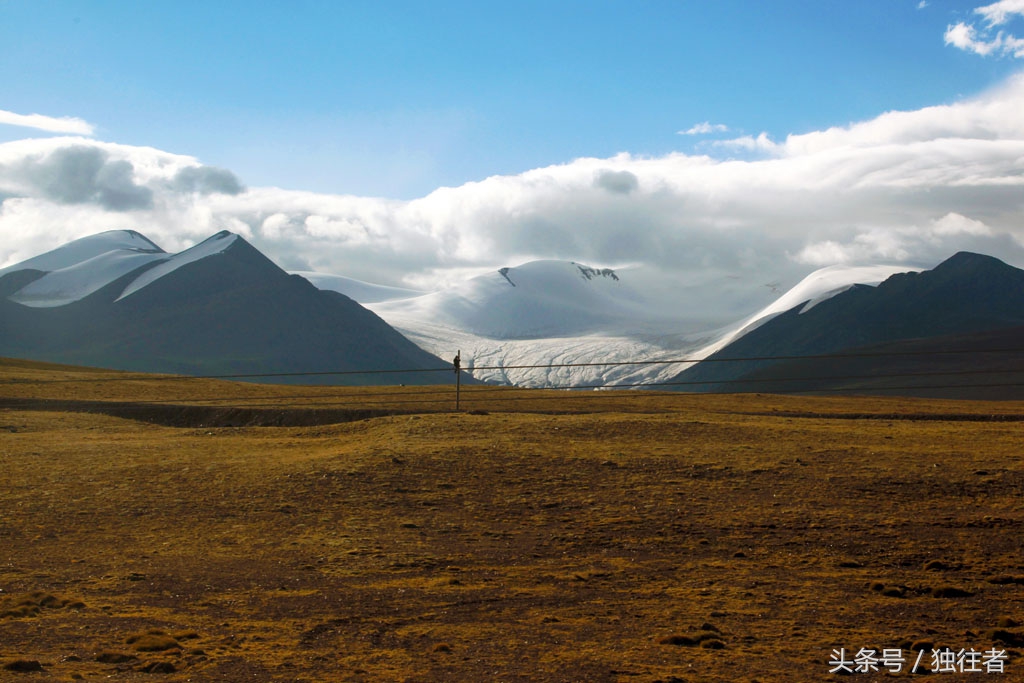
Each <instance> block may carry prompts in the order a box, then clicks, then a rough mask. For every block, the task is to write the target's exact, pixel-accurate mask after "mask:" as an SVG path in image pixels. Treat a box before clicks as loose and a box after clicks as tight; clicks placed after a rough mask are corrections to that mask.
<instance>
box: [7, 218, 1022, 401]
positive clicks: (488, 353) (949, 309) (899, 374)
mask: <svg viewBox="0 0 1024 683" xmlns="http://www.w3.org/2000/svg"><path fill="white" fill-rule="evenodd" d="M917 270H918V269H914V268H912V267H909V266H906V265H901V264H885V265H883V264H879V265H869V266H831V267H828V268H823V269H821V270H818V271H815V272H814V273H811V274H810V275H808V276H807V277H806V278H804V280H802V281H801V282H800V283H798V284H797V285H796V286H794V287H792V288H791V289H789V290H788V291H785V292H782V293H781V294H780V293H779V292H778V291H774V290H775V289H776V288H775V287H774V286H772V287H766V286H764V285H763V283H758V282H756V281H755V280H753V279H752V276H751V275H749V274H744V273H742V272H713V273H710V274H708V273H695V274H693V275H692V276H688V277H683V278H681V279H680V278H676V279H675V280H674V281H673V282H671V283H667V282H665V281H664V280H665V278H664V277H663V274H659V273H658V272H655V271H652V270H650V269H645V268H643V267H629V268H622V269H611V268H597V267H591V266H588V265H585V264H580V263H574V262H569V261H533V262H529V263H525V264H522V265H519V266H514V267H503V268H500V269H496V270H494V271H492V272H490V273H486V274H484V275H480V276H478V277H475V278H471V279H469V280H466V281H464V282H463V283H461V284H458V285H455V286H453V287H448V288H446V289H443V290H440V291H436V292H420V291H416V290H410V289H403V288H397V287H383V286H379V285H372V284H368V283H363V282H359V281H357V280H353V279H351V278H346V277H342V276H336V275H327V274H322V273H303V274H302V275H301V276H300V275H296V274H292V275H289V274H288V273H286V272H284V271H283V270H281V269H280V268H279V267H278V266H276V265H275V264H274V263H273V262H271V261H270V260H269V259H267V258H266V257H265V256H264V255H263V254H261V253H260V252H259V251H258V250H256V249H255V248H254V247H252V246H251V245H250V244H248V243H247V242H246V241H245V240H244V239H243V238H242V237H240V236H238V235H235V234H232V233H228V232H221V233H218V234H216V235H214V236H212V237H210V238H209V239H207V240H206V241H204V242H201V243H199V244H197V245H195V246H194V247H192V248H190V249H187V250H185V251H183V252H180V253H177V254H169V253H167V252H165V251H164V250H163V249H161V248H160V247H159V246H157V245H156V244H154V243H153V242H152V241H151V240H149V239H147V238H146V237H144V236H143V235H141V234H139V233H137V232H134V231H111V232H106V233H101V234H99V235H93V236H91V237H86V238H82V239H80V240H75V241H74V242H71V243H68V244H66V245H64V246H62V247H59V248H57V249H54V250H53V251H50V252H47V253H45V254H42V255H40V256H37V257H34V258H31V259H28V260H27V261H24V262H22V263H19V264H16V265H14V266H9V267H7V268H4V269H2V270H0V355H3V356H12V357H19V358H28V359H34V360H44V361H53V362H61V363H71V364H80V365H92V366H101V367H110V368H117V369H126V370H140V371H153V372H171V373H181V374H190V375H197V374H198V375H234V376H237V375H255V374H287V373H313V372H322V373H325V374H321V375H306V374H302V375H299V376H295V377H268V378H257V379H260V381H281V382H293V383H316V384H323V383H330V384H396V383H402V384H410V383H415V384H436V383H446V382H451V380H452V378H451V374H450V367H451V366H450V361H442V360H441V358H442V357H443V358H446V359H448V358H451V357H452V356H453V355H454V353H455V351H459V350H461V352H462V367H463V368H464V369H466V370H468V371H469V372H471V373H472V375H473V378H472V379H471V378H470V377H469V376H464V380H465V381H467V382H470V381H480V380H483V381H491V382H497V383H503V384H516V385H520V386H534V387H581V386H584V387H586V386H594V387H601V386H608V385H617V386H660V387H665V388H676V389H680V390H684V391H716V392H721V391H726V392H732V391H760V392H766V393H770V392H817V393H832V392H839V393H856V392H869V393H900V394H921V395H928V396H957V397H976V398H1007V397H1020V398H1024V390H1022V387H1020V386H1017V384H1018V383H1024V271H1022V270H1020V269H1018V268H1014V267H1012V266H1009V265H1007V264H1005V263H1003V262H1001V261H999V260H998V259H995V258H992V257H989V256H981V255H978V254H970V253H959V254H956V255H955V256H953V257H952V258H950V259H948V260H947V261H945V262H943V263H941V264H939V265H938V266H937V267H935V268H934V269H932V270H927V271H921V272H917ZM680 283H682V284H680ZM314 284H315V285H316V286H314ZM318 287H319V288H318ZM709 292H713V293H714V296H708V293H709ZM354 299H355V300H354ZM357 301H360V302H361V303H362V304H365V306H366V307H365V308H364V306H363V305H360V303H357ZM368 309H370V310H368ZM385 321H387V322H385ZM414 342H415V343H414ZM687 359H696V360H700V362H698V363H696V364H694V363H693V362H680V361H683V360H687ZM701 359H702V360H701ZM371 370H387V371H388V372H382V373H377V374H364V373H366V372H367V371H371ZM399 370H409V371H411V372H397V371H399ZM419 370H423V371H424V372H416V371H419ZM327 373H334V374H327ZM446 373H447V374H446Z"/></svg>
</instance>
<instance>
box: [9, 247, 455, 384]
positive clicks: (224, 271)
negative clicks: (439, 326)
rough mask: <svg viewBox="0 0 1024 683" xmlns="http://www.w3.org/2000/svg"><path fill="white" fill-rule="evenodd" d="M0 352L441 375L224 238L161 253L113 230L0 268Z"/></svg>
mask: <svg viewBox="0 0 1024 683" xmlns="http://www.w3.org/2000/svg"><path fill="white" fill-rule="evenodd" d="M0 355H4V356H11V357H17V358H29V359H34V360H45V361H54V362H64V363H74V364H80V365H96V366H101V367H110V368H116V369H126V370H145V371H155V372H175V373H182V374H214V375H232V374H238V375H244V374H256V373H292V372H295V373H309V372H325V373H339V372H343V373H344V372H348V373H351V372H353V371H354V372H362V371H367V370H381V369H385V370H392V369H393V370H413V371H415V370H430V371H431V372H409V373H395V374H391V373H389V374H387V375H376V376H374V375H362V374H355V375H352V374H349V375H338V374H333V375H331V374H325V375H320V376H304V377H298V378H292V379H291V380H289V379H288V378H280V379H277V380H275V381H296V382H302V383H315V384H325V383H326V384H336V383H338V384H340V383H345V384H383V383H390V382H401V383H417V384H433V383H436V382H437V381H438V377H439V375H438V374H437V373H438V372H440V371H445V372H448V373H449V376H450V370H448V367H449V366H448V365H447V364H446V363H444V362H442V361H441V360H440V359H438V358H437V357H435V356H431V355H430V354H428V353H427V352H425V351H423V350H422V349H420V348H419V347H417V346H416V345H415V344H413V343H412V342H410V341H409V340H407V339H405V338H404V337H402V336H401V335H400V334H399V333H398V332H396V331H395V330H394V329H392V328H391V327H389V326H388V325H387V324H386V323H385V322H384V321H383V320H381V319H380V318H379V317H377V316H376V315H374V314H373V313H372V312H370V311H368V310H366V309H365V308H363V307H362V306H360V305H359V304H357V303H355V302H354V301H352V300H351V299H349V298H348V297H345V296H342V295H340V294H337V293H335V292H328V291H321V290H319V289H317V288H315V287H314V286H312V285H311V284H310V283H309V282H308V281H306V280H305V279H303V278H301V277H296V276H290V275H288V274H287V273H285V272H284V271H283V270H281V269H280V268H278V267H277V266H276V265H275V264H274V263H273V262H271V261H270V260H269V259H267V258H266V257H265V256H263V254H261V253H260V252H259V251H257V250H256V249H255V248H253V247H252V246H251V245H250V244H249V243H248V242H246V241H245V240H244V239H243V238H242V237H240V236H238V235H235V234H232V233H228V232H221V233H218V234H216V235H214V236H212V237H210V238H209V239H207V240H205V241H203V242H201V243H199V244H197V245H195V246H194V247H192V248H190V249H186V250H185V251H182V252H180V253H178V254H168V253H166V252H164V251H163V250H162V249H160V248H159V247H158V246H157V245H155V244H154V243H153V242H151V241H150V240H148V239H146V238H145V237H143V236H142V235H140V234H139V233H136V232H132V231H112V232H107V233H101V234H99V235H94V236H91V237H87V238H83V239H81V240H76V241H75V242H72V243H69V244H67V245H64V246H63V247H60V248H57V249H55V250H53V251H51V252H48V253H46V254H42V255H40V256H37V257H35V258H31V259H28V260H27V261H24V262H22V263H20V264H16V265H14V266H10V267H7V268H5V269H3V270H2V271H0ZM446 379H447V377H446Z"/></svg>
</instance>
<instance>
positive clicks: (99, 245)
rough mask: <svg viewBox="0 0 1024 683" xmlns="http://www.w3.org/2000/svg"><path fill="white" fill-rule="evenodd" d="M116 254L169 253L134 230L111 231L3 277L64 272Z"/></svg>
mask: <svg viewBox="0 0 1024 683" xmlns="http://www.w3.org/2000/svg"><path fill="white" fill-rule="evenodd" d="M112 251H127V252H133V253H139V254H165V253H166V252H165V251H164V250H163V249H161V248H160V247H158V246H157V245H156V244H154V243H153V242H151V241H150V240H149V239H148V238H147V237H146V236H145V235H142V234H141V233H138V232H135V231H134V230H108V231H106V232H101V233H97V234H95V235H89V236H88V237H81V238H79V239H77V240H73V241H71V242H68V243H67V244H65V245H63V246H60V247H57V248H56V249H52V250H50V251H48V252H46V253H45V254H40V255H39V256H33V257H32V258H30V259H27V260H25V261H22V262H21V263H16V264H14V265H12V266H7V267H6V268H0V276H3V275H6V274H7V273H11V272H14V271H18V270H41V271H44V272H51V271H55V270H61V269H62V268H68V267H70V266H74V265H77V264H79V263H82V262H83V261H88V260H89V259H91V258H94V257H96V256H100V255H102V254H106V253H109V252H112Z"/></svg>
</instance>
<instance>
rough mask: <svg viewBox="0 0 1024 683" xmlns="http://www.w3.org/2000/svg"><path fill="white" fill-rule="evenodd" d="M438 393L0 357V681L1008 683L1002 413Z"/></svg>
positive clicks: (890, 404) (860, 402)
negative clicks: (872, 665)
mask: <svg viewBox="0 0 1024 683" xmlns="http://www.w3.org/2000/svg"><path fill="white" fill-rule="evenodd" d="M453 399H454V394H453V389H452V388H451V387H427V388H423V387H419V388H417V387H407V388H397V387H392V388H360V389H355V388H352V389H345V388H337V387H281V386H269V385H257V384H243V383H230V382H218V381H213V380H195V379H193V380H180V379H174V378H161V377H141V376H135V375H125V374H118V373H111V372H105V371H95V370H84V369H75V368H66V367H60V366H49V365H42V364H35V363H26V362H20V361H2V362H0V677H5V678H12V679H14V678H16V679H17V680H25V681H30V680H33V681H34V680H39V681H53V680H92V679H101V678H105V679H113V680H122V681H143V680H144V681H151V680H166V681H186V680H191V681H241V680H246V681H251V680H257V681H637V682H642V683H653V682H654V681H663V682H668V681H753V680H758V681H763V682H767V681H806V680H822V679H828V678H830V677H831V676H830V675H829V669H830V668H831V666H830V660H832V659H833V658H834V657H833V650H835V649H837V648H845V650H846V653H847V656H848V657H852V655H853V653H855V652H856V651H858V650H860V649H861V648H873V649H876V650H877V651H878V652H879V653H880V652H881V651H882V649H886V648H899V649H900V650H901V651H902V654H903V656H904V657H905V658H906V659H907V660H908V661H907V663H906V664H905V665H904V669H903V671H902V672H901V673H900V674H898V675H896V674H889V673H881V672H880V673H877V674H864V675H860V676H859V678H862V679H864V680H873V679H876V678H882V677H886V676H890V675H893V676H895V677H904V676H907V675H908V674H907V670H908V669H909V668H910V666H911V665H912V664H913V663H914V661H913V660H914V659H915V656H916V652H917V651H924V652H926V653H930V652H931V651H932V650H935V649H941V648H943V647H950V648H952V649H953V650H960V649H968V650H969V649H971V648H974V649H975V650H977V651H988V650H991V649H993V647H994V648H996V649H997V650H1000V651H1005V652H1006V656H1007V659H1006V660H1005V662H1004V667H1005V668H1004V673H1003V674H1001V678H999V680H1024V661H1022V660H1021V658H1020V651H1021V649H1022V648H1024V626H1022V625H1021V623H1022V622H1024V556H1022V553H1021V548H1022V534H1021V531H1022V522H1024V504H1022V500H1024V499H1022V494H1024V473H1022V469H1021V455H1022V447H1024V439H1022V436H1024V422H1020V421H1019V420H1017V418H1020V417H1021V416H1024V404H1021V403H981V402H954V401H932V400H911V399H893V398H886V399H879V398H798V397H780V396H768V395H763V396H762V395H742V396H697V395H673V394H659V393H653V392H652V393H639V392H632V393H610V392H609V393H606V392H590V393H587V394H575V393H566V392H540V391H524V390H513V389H501V390H497V389H494V388H487V387H480V388H476V387H474V388H464V389H463V392H462V411H460V412H454V411H453V410H452V408H453ZM324 421H333V423H327V424H317V423H318V422H324ZM261 425H281V426H261ZM923 664H925V665H927V666H931V659H930V657H925V658H924V659H923ZM922 668H925V667H924V666H922ZM884 671H885V669H883V672H884ZM937 675H938V676H939V679H940V680H962V679H964V678H966V679H968V680H976V679H977V680H981V679H986V678H987V675H986V674H963V675H960V674H937Z"/></svg>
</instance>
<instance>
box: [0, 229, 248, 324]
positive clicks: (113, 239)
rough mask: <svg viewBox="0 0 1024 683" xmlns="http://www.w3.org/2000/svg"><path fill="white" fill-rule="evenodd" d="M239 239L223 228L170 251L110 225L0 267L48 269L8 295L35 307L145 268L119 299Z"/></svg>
mask: <svg viewBox="0 0 1024 683" xmlns="http://www.w3.org/2000/svg"><path fill="white" fill-rule="evenodd" d="M238 239H239V237H238V235H235V234H233V233H230V232H227V231H223V232H219V233H217V234H216V235H214V236H212V237H210V238H209V239H207V240H205V241H203V242H200V243H199V244H197V245H195V246H194V247H192V248H190V249H186V250H185V251H182V252H180V253H177V254H168V253H167V252H165V251H164V250H163V249H161V248H160V247H159V246H157V245H156V244H154V243H153V242H152V241H151V240H149V239H148V238H147V237H145V236H144V235H142V234H140V233H138V232H135V231H134V230H110V231H108V232H102V233H99V234H96V235H90V236H88V237H83V238H81V239H77V240H74V241H73V242H69V243H67V244H65V245H64V246H62V247H58V248H57V249H54V250H52V251H48V252H46V253H45V254H40V255H39V256H35V257H33V258H30V259H28V260H26V261H22V262H21V263H17V264H15V265H12V266H8V267H7V268H4V269H3V270H0V277H3V276H4V275H7V274H9V273H14V272H17V271H42V273H43V274H42V276H41V277H39V278H37V279H35V280H33V281H32V282H30V283H28V284H27V285H25V286H24V287H22V288H21V289H19V290H18V291H16V292H14V293H13V294H11V295H10V296H9V297H8V298H9V299H10V300H11V301H13V302H15V303H19V304H22V305H24V306H29V307H32V308H52V307H57V306H64V305H66V304H69V303H72V302H75V301H78V300H80V299H83V298H85V297H87V296H89V295H90V294H92V293H94V292H96V291H98V290H100V289H102V288H103V287H106V286H107V285H109V284H110V283H112V282H114V281H115V280H118V279H119V278H122V277H124V276H126V275H128V274H129V273H132V272H135V271H139V276H138V277H136V278H135V279H134V280H132V281H131V282H130V283H129V284H128V285H127V286H126V287H125V289H124V290H123V291H122V292H121V295H120V296H119V297H118V300H120V299H123V298H124V297H126V296H129V295H130V294H133V293H135V292H137V291H139V290H140V289H142V288H143V287H145V286H146V285H149V284H152V283H153V282H155V281H156V280H158V279H160V278H161V277H163V276H165V275H167V274H169V273H172V272H174V271H175V270H177V269H178V268H180V267H181V266H183V265H185V264H188V263H192V262H194V261H198V260H199V259H202V258H206V257H209V256H214V255H216V254H219V253H222V252H223V251H224V250H225V249H227V248H228V247H230V246H231V245H232V244H234V243H235V242H236V241H237V240H238Z"/></svg>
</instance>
